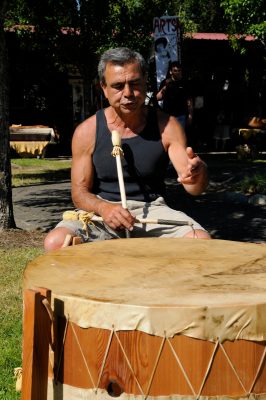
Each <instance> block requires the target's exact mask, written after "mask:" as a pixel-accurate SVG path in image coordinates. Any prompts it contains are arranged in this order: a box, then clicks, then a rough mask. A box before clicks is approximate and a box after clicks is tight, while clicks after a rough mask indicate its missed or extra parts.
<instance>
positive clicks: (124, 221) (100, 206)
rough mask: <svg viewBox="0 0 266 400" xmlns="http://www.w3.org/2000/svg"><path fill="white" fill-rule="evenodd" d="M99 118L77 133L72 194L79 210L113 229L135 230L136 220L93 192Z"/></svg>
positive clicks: (73, 150) (118, 206)
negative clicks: (94, 153)
mask: <svg viewBox="0 0 266 400" xmlns="http://www.w3.org/2000/svg"><path fill="white" fill-rule="evenodd" d="M95 138H96V119H95V117H94V116H93V117H91V118H89V119H87V120H85V121H84V122H82V123H81V124H80V125H79V126H78V127H77V128H76V130H75V132H74V136H73V140H72V168H71V191H72V200H73V203H74V205H75V207H77V208H80V209H82V210H84V211H88V212H90V211H91V212H94V213H95V214H97V215H99V216H101V217H102V218H103V220H104V221H105V222H106V223H107V224H108V225H109V226H110V227H111V228H113V229H118V228H127V229H131V228H132V226H133V224H134V217H133V216H132V215H131V214H130V213H129V212H128V211H127V210H125V209H123V207H122V206H121V205H119V204H112V203H109V202H107V201H104V200H102V199H99V198H98V197H97V196H96V195H95V194H94V193H93V192H92V190H93V179H94V166H93V161H92V155H93V151H94V147H95Z"/></svg>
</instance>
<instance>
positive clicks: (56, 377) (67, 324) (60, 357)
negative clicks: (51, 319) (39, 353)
mask: <svg viewBox="0 0 266 400" xmlns="http://www.w3.org/2000/svg"><path fill="white" fill-rule="evenodd" d="M68 326H69V317H68V318H67V320H66V326H65V330H64V336H63V343H62V347H61V350H60V353H59V359H58V365H57V371H56V375H55V384H57V382H58V376H59V371H60V366H61V361H62V356H63V352H64V347H65V341H66V334H67V330H68Z"/></svg>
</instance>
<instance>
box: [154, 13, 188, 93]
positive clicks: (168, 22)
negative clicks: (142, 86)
mask: <svg viewBox="0 0 266 400" xmlns="http://www.w3.org/2000/svg"><path fill="white" fill-rule="evenodd" d="M153 36H154V50H155V63H156V75H157V87H158V88H159V86H160V83H161V82H162V80H163V79H165V78H166V76H167V72H168V68H169V62H170V61H178V62H180V63H181V29H180V23H179V20H178V17H170V16H168V15H167V16H163V17H155V18H154V19H153Z"/></svg>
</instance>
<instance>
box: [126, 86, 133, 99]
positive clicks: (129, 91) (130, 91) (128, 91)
mask: <svg viewBox="0 0 266 400" xmlns="http://www.w3.org/2000/svg"><path fill="white" fill-rule="evenodd" d="M132 95H133V88H132V86H131V85H130V84H128V83H126V84H125V86H124V96H125V97H130V96H132Z"/></svg>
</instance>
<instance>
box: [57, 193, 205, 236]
mask: <svg viewBox="0 0 266 400" xmlns="http://www.w3.org/2000/svg"><path fill="white" fill-rule="evenodd" d="M119 203H120V202H119ZM127 208H128V210H129V212H130V213H131V214H132V215H134V216H135V217H136V218H137V219H144V218H149V219H167V220H174V221H184V222H185V224H184V225H181V226H176V225H164V224H143V223H136V224H135V225H134V229H133V231H132V232H130V237H132V238H139V237H143V238H144V237H165V238H168V237H169V238H172V237H173V238H178V237H183V236H185V235H186V234H187V233H189V232H191V231H192V230H195V229H201V230H205V229H204V228H203V227H202V226H201V225H200V224H198V223H197V222H196V221H194V220H193V219H192V218H190V217H188V216H187V215H186V214H184V213H183V212H181V211H176V210H173V209H172V208H169V207H168V206H167V205H166V203H165V201H164V199H163V198H162V197H159V198H158V199H156V200H155V201H152V202H150V203H146V202H142V201H135V200H127ZM187 222H188V223H189V225H188V224H186V223H187ZM58 227H65V228H68V229H70V230H72V231H73V233H74V234H75V235H76V236H80V237H81V238H82V240H83V241H84V242H94V241H96V240H108V239H118V238H124V237H125V231H124V230H121V231H119V230H117V231H115V230H113V229H111V228H110V227H109V226H108V225H106V224H105V223H104V222H93V223H89V224H88V225H87V228H88V234H86V232H85V230H83V223H82V222H81V221H69V220H67V221H64V220H63V221H61V222H59V224H57V226H56V228H58Z"/></svg>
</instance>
